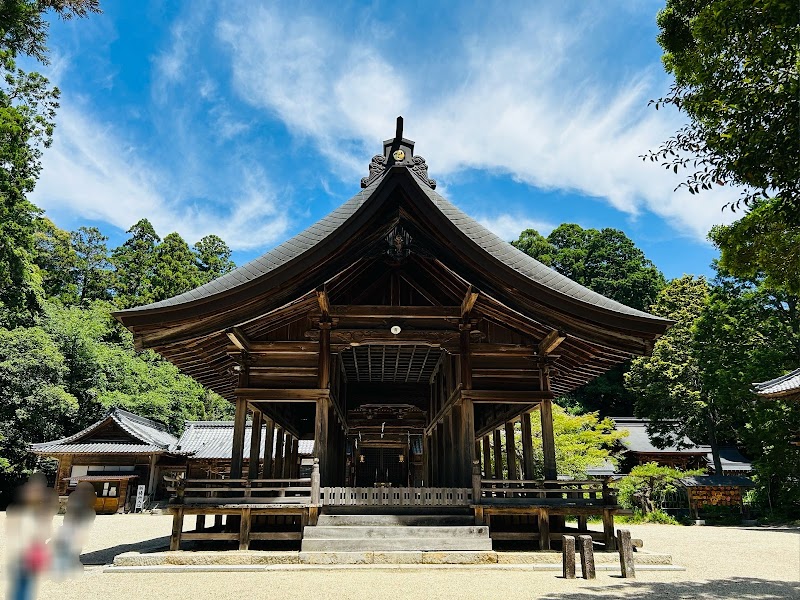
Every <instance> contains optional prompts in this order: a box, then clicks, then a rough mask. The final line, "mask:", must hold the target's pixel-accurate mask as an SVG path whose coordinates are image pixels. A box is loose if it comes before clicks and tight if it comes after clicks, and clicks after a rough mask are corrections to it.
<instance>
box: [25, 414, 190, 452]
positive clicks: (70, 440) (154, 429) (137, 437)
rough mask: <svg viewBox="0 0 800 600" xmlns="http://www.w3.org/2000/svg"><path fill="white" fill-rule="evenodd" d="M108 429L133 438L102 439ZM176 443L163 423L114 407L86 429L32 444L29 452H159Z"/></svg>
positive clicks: (165, 450) (167, 449)
mask: <svg viewBox="0 0 800 600" xmlns="http://www.w3.org/2000/svg"><path fill="white" fill-rule="evenodd" d="M107 426H111V427H114V428H117V429H121V430H122V431H124V432H125V433H127V434H128V435H129V436H131V438H132V439H130V440H125V441H123V440H119V441H117V440H109V439H103V435H102V434H103V432H105V431H106V427H107ZM176 441H177V439H176V438H175V436H174V435H172V434H171V433H170V432H169V431H168V430H167V426H166V425H164V424H163V423H160V422H158V421H155V420H153V419H147V418H145V417H140V416H139V415H136V414H134V413H132V412H128V411H127V410H123V409H121V408H118V407H113V408H111V409H109V411H108V412H107V413H106V415H105V417H103V418H102V419H100V420H99V421H97V422H95V423H92V424H91V425H89V427H87V428H86V429H83V430H81V431H79V432H78V433H76V434H74V435H71V436H68V437H65V438H61V439H58V440H53V441H50V442H42V443H40V444H32V445H31V450H32V451H33V452H34V453H36V454H92V453H108V454H113V453H121V454H134V453H151V452H157V453H161V452H167V451H169V449H170V447H171V446H173V445H174V444H175V442H176Z"/></svg>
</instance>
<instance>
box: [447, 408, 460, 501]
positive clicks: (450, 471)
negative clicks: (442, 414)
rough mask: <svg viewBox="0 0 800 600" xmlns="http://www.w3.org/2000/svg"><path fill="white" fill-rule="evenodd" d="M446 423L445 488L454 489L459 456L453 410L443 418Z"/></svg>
mask: <svg viewBox="0 0 800 600" xmlns="http://www.w3.org/2000/svg"><path fill="white" fill-rule="evenodd" d="M445 422H446V423H447V429H446V432H447V433H446V434H445V435H446V440H445V445H444V448H445V452H446V453H447V487H455V485H456V481H458V473H457V472H458V467H459V464H458V455H459V454H460V452H459V448H458V441H457V440H456V439H455V438H456V426H455V410H454V409H453V410H451V411H450V412H449V413H448V415H447V417H446V418H445Z"/></svg>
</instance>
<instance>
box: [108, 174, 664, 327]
mask: <svg viewBox="0 0 800 600" xmlns="http://www.w3.org/2000/svg"><path fill="white" fill-rule="evenodd" d="M390 172H391V169H387V171H386V173H385V174H384V176H382V177H380V178H378V179H376V180H375V181H374V182H373V183H372V184H371V185H369V187H367V188H365V189H363V190H362V191H361V192H359V193H358V194H356V195H355V196H354V197H352V198H351V199H350V200H348V201H347V202H345V203H344V204H342V205H341V206H340V207H339V208H337V209H336V210H334V211H333V212H332V213H331V214H329V215H328V216H326V217H324V218H323V219H321V220H320V221H318V222H316V223H315V224H313V225H312V226H311V227H309V228H308V229H306V230H305V231H302V232H301V233H299V234H297V235H296V236H295V237H293V238H291V239H290V240H288V241H286V242H284V243H283V244H281V245H280V246H277V247H276V248H274V249H272V250H270V251H269V252H267V253H266V254H264V255H263V256H261V257H260V258H257V259H255V260H253V261H251V262H249V263H247V264H245V265H243V266H241V267H239V268H238V269H235V270H234V271H231V272H230V273H227V274H225V275H223V276H221V277H219V278H217V279H215V280H213V281H211V282H209V283H206V284H204V285H202V286H200V287H198V288H195V289H193V290H190V291H188V292H185V293H183V294H180V295H178V296H174V297H172V298H167V299H166V300H161V301H159V302H154V303H152V304H147V305H144V306H138V307H135V308H130V309H127V310H124V311H120V312H118V313H115V314H117V315H121V316H122V315H125V314H132V313H136V312H140V311H148V310H152V309H158V308H165V307H171V306H176V305H180V304H184V303H187V302H192V301H195V300H199V299H201V298H206V297H210V296H213V295H215V294H219V293H222V292H225V291H228V290H231V289H233V288H236V287H239V286H241V285H245V284H247V283H249V282H251V281H254V280H256V279H258V278H260V277H262V276H264V275H266V274H267V273H269V272H270V271H273V270H274V269H276V268H278V267H279V266H282V265H284V264H286V263H288V262H290V261H291V260H293V259H295V258H297V257H298V256H300V255H301V254H302V253H304V252H306V251H307V250H309V249H311V248H313V247H314V246H315V245H317V244H318V243H319V242H320V241H322V240H323V239H325V238H327V237H328V236H329V235H331V234H332V233H333V232H334V231H336V229H337V228H338V227H339V226H341V225H342V224H343V223H344V222H345V221H346V220H347V219H348V218H350V217H352V216H353V215H354V214H355V213H356V211H358V209H359V208H361V206H362V205H364V204H365V203H366V202H367V201H368V200H369V198H370V197H371V195H372V194H373V192H374V191H375V190H376V189H377V188H378V186H379V185H380V183H381V182H382V181H383V180H384V178H385V176H386V174H388V173H390ZM411 179H413V180H414V182H415V183H416V184H417V185H418V186H419V188H420V189H421V190H422V191H423V193H424V194H425V195H426V196H427V197H428V199H430V201H431V202H432V203H433V205H434V206H436V208H438V209H439V211H441V213H442V214H443V215H444V216H445V217H446V218H447V219H449V220H450V221H451V222H452V223H453V224H454V225H455V226H456V227H457V228H458V229H459V230H460V231H461V232H462V233H464V234H465V235H466V236H467V237H469V238H470V239H471V240H472V241H473V242H475V243H476V244H477V245H478V246H480V247H481V248H482V249H483V250H484V251H486V252H487V253H489V254H490V255H492V256H493V257H495V258H496V259H497V260H499V261H501V262H503V263H505V264H507V265H508V266H510V267H511V268H513V269H514V270H516V271H517V272H518V273H520V274H522V275H524V276H525V277H527V278H529V279H531V280H533V281H535V282H536V283H538V284H539V285H542V286H545V287H547V288H550V289H551V290H553V291H555V292H557V293H560V294H563V295H566V296H569V297H572V298H574V299H575V300H577V301H580V302H582V303H586V304H591V305H594V306H596V307H599V308H601V309H605V310H608V311H612V312H615V313H618V314H624V315H630V316H636V317H644V318H647V319H649V320H652V321H664V322H669V320H668V319H662V318H661V317H656V316H654V315H651V314H648V313H646V312H643V311H640V310H637V309H635V308H631V307H629V306H625V305H624V304H621V303H619V302H616V301H615V300H611V299H610V298H606V297H605V296H602V295H601V294H598V293H597V292H593V291H592V290H590V289H589V288H586V287H584V286H582V285H580V284H578V283H576V282H574V281H572V280H571V279H569V278H568V277H565V276H564V275H561V274H560V273H557V272H556V271H554V270H553V269H551V268H550V267H547V266H545V265H544V264H542V263H540V262H539V261H538V260H536V259H534V258H532V257H530V256H528V255H527V254H525V253H524V252H522V251H520V250H518V249H517V248H515V247H513V246H512V245H511V244H509V243H508V242H506V241H504V240H502V239H501V238H499V237H498V236H496V235H495V234H494V233H492V232H491V231H489V230H488V229H486V228H485V227H484V226H483V225H481V224H480V223H478V222H477V221H475V220H474V219H473V218H472V217H470V216H468V215H467V214H465V213H463V212H462V211H461V210H459V209H458V208H456V207H455V206H454V205H453V204H452V203H450V202H449V201H448V200H446V199H445V198H444V197H442V196H440V195H439V194H437V193H436V192H435V191H434V190H433V189H431V188H430V187H428V186H427V185H426V184H425V183H423V182H422V181H420V180H419V179H418V178H417V177H411Z"/></svg>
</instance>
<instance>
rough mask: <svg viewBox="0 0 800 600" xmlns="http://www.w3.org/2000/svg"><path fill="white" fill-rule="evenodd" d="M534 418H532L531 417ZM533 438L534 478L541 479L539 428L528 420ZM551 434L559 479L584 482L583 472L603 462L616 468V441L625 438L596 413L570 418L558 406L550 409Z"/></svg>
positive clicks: (519, 456) (519, 445)
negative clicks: (554, 445) (565, 476)
mask: <svg viewBox="0 0 800 600" xmlns="http://www.w3.org/2000/svg"><path fill="white" fill-rule="evenodd" d="M534 416H535V415H534ZM531 432H532V435H533V455H534V461H533V462H534V468H535V469H536V470H537V471H536V473H534V474H533V477H528V476H526V478H528V479H536V478H542V477H544V474H543V473H542V471H541V468H542V465H543V464H544V454H543V450H542V424H541V421H539V419H535V418H534V419H531ZM553 432H554V434H555V443H556V464H557V465H558V473H559V475H571V476H573V477H576V478H578V479H585V478H586V469H589V468H591V467H599V466H601V465H603V464H604V463H605V462H607V461H608V462H611V463H612V464H616V457H615V456H614V455H613V452H614V449H615V448H616V446H617V441H618V440H620V439H621V438H623V437H625V436H626V435H627V433H626V432H622V431H617V430H615V429H614V422H613V421H612V420H611V419H608V418H606V419H601V418H600V417H599V416H598V413H596V412H593V413H586V414H584V415H571V414H569V413H568V412H566V411H565V410H564V409H563V408H561V407H560V406H558V405H556V404H554V405H553ZM521 436H522V434H521V431H517V432H516V434H515V450H516V455H517V463H518V464H522V437H521Z"/></svg>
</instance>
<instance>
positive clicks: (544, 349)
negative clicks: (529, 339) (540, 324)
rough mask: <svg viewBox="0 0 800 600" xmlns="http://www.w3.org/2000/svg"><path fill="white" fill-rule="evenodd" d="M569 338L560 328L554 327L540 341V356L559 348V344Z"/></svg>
mask: <svg viewBox="0 0 800 600" xmlns="http://www.w3.org/2000/svg"><path fill="white" fill-rule="evenodd" d="M565 339H567V334H565V333H564V332H563V331H561V330H559V329H553V330H552V331H551V332H550V333H548V334H547V335H546V336H544V339H543V340H542V341H541V342H539V356H547V355H548V354H550V353H551V352H552V351H553V350H555V349H556V348H558V346H559V344H561V342H563V341H564V340H565Z"/></svg>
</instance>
